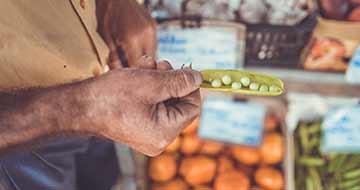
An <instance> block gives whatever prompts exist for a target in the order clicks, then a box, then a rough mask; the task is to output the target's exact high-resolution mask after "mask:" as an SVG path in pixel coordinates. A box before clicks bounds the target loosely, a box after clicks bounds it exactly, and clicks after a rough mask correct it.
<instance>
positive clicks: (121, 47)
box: [96, 0, 157, 69]
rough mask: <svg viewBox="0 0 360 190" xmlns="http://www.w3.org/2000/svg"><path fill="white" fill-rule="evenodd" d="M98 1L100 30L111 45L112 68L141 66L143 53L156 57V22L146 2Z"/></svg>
mask: <svg viewBox="0 0 360 190" xmlns="http://www.w3.org/2000/svg"><path fill="white" fill-rule="evenodd" d="M96 3H97V9H96V10H97V11H96V12H97V17H98V26H99V27H98V31H99V33H100V34H101V36H102V37H103V38H104V40H105V42H106V44H107V45H108V46H109V48H110V63H109V65H110V68H111V69H114V68H118V67H138V65H136V63H137V60H138V59H139V58H140V57H141V56H143V55H148V56H151V57H155V53H156V52H155V51H156V40H157V39H156V22H155V21H154V20H153V19H152V18H151V16H150V14H149V13H148V12H147V11H146V10H145V8H144V7H143V6H141V5H139V4H138V3H137V1H136V0H97V2H96ZM119 57H122V59H120V58H119ZM120 60H122V62H121V61H120Z"/></svg>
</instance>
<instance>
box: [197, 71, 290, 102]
mask: <svg viewBox="0 0 360 190" xmlns="http://www.w3.org/2000/svg"><path fill="white" fill-rule="evenodd" d="M201 74H202V76H203V79H204V81H203V83H202V85H201V87H202V88H205V89H209V90H216V91H228V92H235V93H242V94H249V95H260V96H278V95H281V94H282V93H283V92H284V84H283V82H282V81H281V80H280V79H278V78H276V77H272V76H267V75H263V74H258V73H253V72H247V71H240V70H204V71H202V72H201ZM218 80H219V81H218ZM219 82H220V83H219ZM235 82H236V83H235ZM233 83H235V84H234V86H233ZM238 83H240V84H241V87H240V88H239V86H240V85H239V84H238ZM220 84H221V85H220Z"/></svg>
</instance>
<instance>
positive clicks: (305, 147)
mask: <svg viewBox="0 0 360 190" xmlns="http://www.w3.org/2000/svg"><path fill="white" fill-rule="evenodd" d="M320 142H321V122H313V123H302V122H301V123H299V125H298V126H297V128H296V130H295V132H294V148H295V150H294V155H295V184H296V186H295V189H296V190H322V189H323V190H360V155H356V154H334V153H332V154H327V155H326V154H323V153H322V152H321V151H320Z"/></svg>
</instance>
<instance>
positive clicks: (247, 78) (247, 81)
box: [240, 77, 251, 86]
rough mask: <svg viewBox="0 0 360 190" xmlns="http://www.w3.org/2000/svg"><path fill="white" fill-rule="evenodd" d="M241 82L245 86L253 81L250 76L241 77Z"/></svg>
mask: <svg viewBox="0 0 360 190" xmlns="http://www.w3.org/2000/svg"><path fill="white" fill-rule="evenodd" d="M240 82H241V84H242V85H244V86H249V85H250V82H251V81H250V79H249V77H241V78H240Z"/></svg>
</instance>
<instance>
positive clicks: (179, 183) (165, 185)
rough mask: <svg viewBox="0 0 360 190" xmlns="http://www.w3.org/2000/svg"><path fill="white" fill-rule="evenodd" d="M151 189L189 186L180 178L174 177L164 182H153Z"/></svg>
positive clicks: (184, 189)
mask: <svg viewBox="0 0 360 190" xmlns="http://www.w3.org/2000/svg"><path fill="white" fill-rule="evenodd" d="M151 190H189V186H188V185H187V184H186V183H185V182H184V181H183V180H182V179H174V180H171V181H168V182H165V183H158V184H154V185H153V186H152V188H151Z"/></svg>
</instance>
